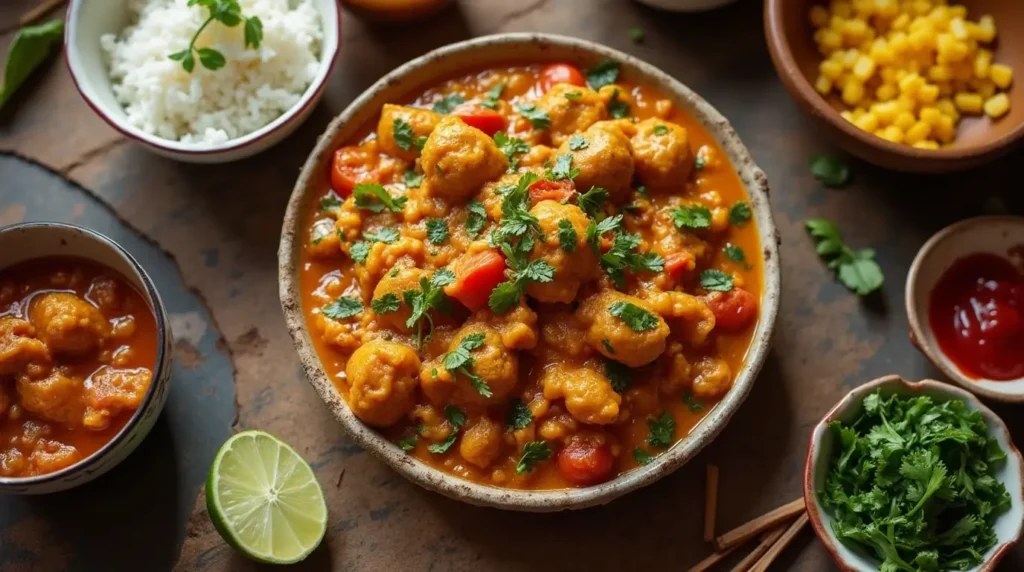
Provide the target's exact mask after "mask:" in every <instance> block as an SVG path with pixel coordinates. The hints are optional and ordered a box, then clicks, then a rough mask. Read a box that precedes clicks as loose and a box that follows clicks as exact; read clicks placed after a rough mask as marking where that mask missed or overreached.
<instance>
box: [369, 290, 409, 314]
mask: <svg viewBox="0 0 1024 572" xmlns="http://www.w3.org/2000/svg"><path fill="white" fill-rule="evenodd" d="M401 305H402V302H401V300H399V299H398V295H396V294H395V293H394V292H388V293H387V294H385V295H383V296H381V297H380V298H375V299H374V300H372V301H371V302H370V308H371V309H372V310H373V311H374V312H376V313H378V314H388V313H390V312H397V311H398V308H399V307H400V306H401Z"/></svg>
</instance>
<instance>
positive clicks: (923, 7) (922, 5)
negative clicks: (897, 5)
mask: <svg viewBox="0 0 1024 572" xmlns="http://www.w3.org/2000/svg"><path fill="white" fill-rule="evenodd" d="M910 6H911V9H912V10H913V11H914V12H916V13H917V15H918V16H924V15H925V14H927V13H928V12H931V10H932V3H931V2H929V1H928V0H914V1H913V2H912V3H911V4H910Z"/></svg>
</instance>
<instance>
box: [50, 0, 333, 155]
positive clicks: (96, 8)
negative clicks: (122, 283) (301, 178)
mask: <svg viewBox="0 0 1024 572" xmlns="http://www.w3.org/2000/svg"><path fill="white" fill-rule="evenodd" d="M129 1H130V0H116V1H115V0H105V1H103V2H95V1H91V0H89V1H87V0H71V3H70V5H69V6H68V10H67V20H66V23H65V26H64V47H65V53H66V58H67V65H68V70H69V71H70V72H71V79H72V80H73V81H74V83H75V87H77V88H78V91H79V93H81V94H82V97H83V98H84V99H85V102H86V103H88V104H89V107H91V108H92V109H93V111H95V112H96V113H97V114H98V115H99V116H100V117H101V118H102V119H103V120H104V121H106V122H107V123H108V124H110V126H111V127H113V128H114V129H116V130H118V131H120V132H121V134H122V135H124V136H125V137H128V138H129V139H132V140H134V141H136V142H137V143H141V144H142V145H143V146H144V147H146V148H148V149H149V150H151V151H153V152H154V153H156V154H158V155H162V156H164V157H168V158H170V159H176V160H178V161H185V162H188V163H227V162H229V161H236V160H238V159H244V158H246V157H249V156H252V155H255V154H256V153H259V152H261V151H265V150H266V149H269V148H270V147H272V146H273V145H275V144H277V143H279V142H280V141H281V140H282V139H284V138H285V137H287V136H288V135H290V134H291V133H292V132H293V131H295V129H297V128H298V127H299V125H301V124H302V122H303V121H305V120H306V119H307V118H308V117H309V114H310V113H311V112H312V111H313V108H314V107H316V104H317V103H318V102H319V101H320V98H321V97H322V96H323V92H324V88H325V87H326V85H327V78H328V76H329V75H330V73H331V70H332V69H333V68H334V63H335V62H336V60H337V57H338V51H339V46H340V43H341V10H340V9H339V8H338V3H337V2H336V1H335V0H312V3H313V6H314V7H315V8H316V10H317V12H319V14H320V21H321V25H322V29H323V40H322V41H321V44H320V67H319V68H318V70H317V73H316V76H315V77H314V79H313V81H312V83H311V84H310V85H309V87H307V88H306V91H305V92H304V93H303V94H302V97H301V98H300V99H299V101H298V102H297V103H296V104H295V105H294V106H292V107H291V109H289V110H288V111H286V112H284V113H283V114H281V115H280V116H279V117H278V118H277V119H275V120H274V121H271V122H270V123H268V124H267V125H264V126H263V127H261V128H260V129H257V130H256V131H253V132H251V133H248V134H246V135H243V136H241V137H237V138H235V139H231V140H228V141H225V142H223V143H217V144H209V143H183V142H181V141H174V140H171V139H164V138H162V137H158V136H156V135H153V134H151V133H147V132H145V131H143V130H141V129H139V128H138V127H135V126H134V125H132V124H131V123H129V122H128V118H127V115H126V114H125V112H124V109H123V108H122V107H121V104H120V103H118V101H117V99H116V98H115V97H114V93H113V91H112V89H111V82H110V75H109V73H108V70H107V63H106V61H105V56H104V54H103V50H102V48H101V47H100V37H101V36H103V35H104V34H116V33H118V32H120V31H121V30H123V29H124V28H125V27H126V26H127V25H128V24H129V23H130V22H129V17H130V14H129V10H128V4H129Z"/></svg>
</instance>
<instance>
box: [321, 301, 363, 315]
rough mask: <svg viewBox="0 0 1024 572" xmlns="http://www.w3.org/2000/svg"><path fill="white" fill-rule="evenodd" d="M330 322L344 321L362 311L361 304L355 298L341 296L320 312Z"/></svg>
mask: <svg viewBox="0 0 1024 572" xmlns="http://www.w3.org/2000/svg"><path fill="white" fill-rule="evenodd" d="M320 311H321V312H323V314H324V315H325V316H327V317H328V318H330V319H332V320H344V319H345V318H351V317H352V316H355V315H358V314H359V313H360V312H362V311H363V302H362V300H360V299H359V298H356V297H355V296H341V297H340V298H338V299H337V300H335V301H333V302H331V303H330V304H328V305H326V306H324V307H323V308H321V310H320Z"/></svg>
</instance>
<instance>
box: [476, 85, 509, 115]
mask: <svg viewBox="0 0 1024 572" xmlns="http://www.w3.org/2000/svg"><path fill="white" fill-rule="evenodd" d="M503 91H505V82H501V83H499V84H498V85H496V86H494V87H492V88H491V89H488V90H487V93H485V94H484V98H483V100H482V101H481V102H480V105H482V106H484V107H486V108H488V109H497V108H498V99H500V98H501V92H503Z"/></svg>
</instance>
